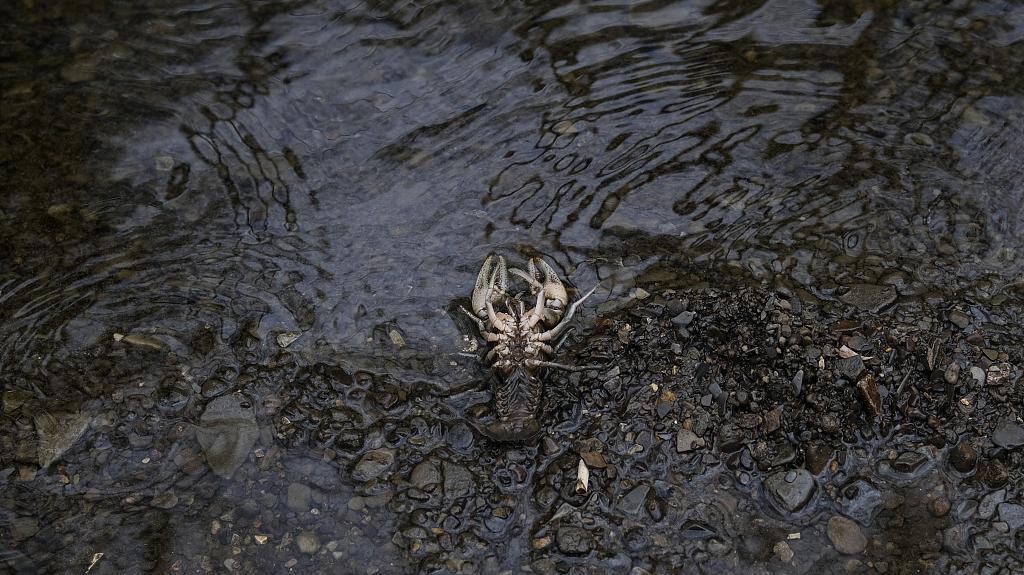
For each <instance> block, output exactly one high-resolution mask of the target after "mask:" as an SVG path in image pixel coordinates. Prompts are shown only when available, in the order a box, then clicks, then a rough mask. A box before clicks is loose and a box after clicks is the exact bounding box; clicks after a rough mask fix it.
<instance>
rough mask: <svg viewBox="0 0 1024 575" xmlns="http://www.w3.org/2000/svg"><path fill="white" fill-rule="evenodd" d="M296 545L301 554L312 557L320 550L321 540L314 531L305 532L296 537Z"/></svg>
mask: <svg viewBox="0 0 1024 575" xmlns="http://www.w3.org/2000/svg"><path fill="white" fill-rule="evenodd" d="M295 545H296V546H297V547H298V548H299V551H300V552H302V553H305V554H306V555H312V554H314V553H316V552H317V550H319V549H320V538H319V537H317V536H316V533H313V532H312V531H303V532H301V533H299V534H298V535H296V536H295Z"/></svg>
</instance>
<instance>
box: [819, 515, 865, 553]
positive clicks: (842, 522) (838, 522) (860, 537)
mask: <svg viewBox="0 0 1024 575" xmlns="http://www.w3.org/2000/svg"><path fill="white" fill-rule="evenodd" d="M826 532H827V533H828V539H829V541H831V542H832V546H833V547H835V548H836V551H838V552H840V553H843V554H844V555H856V554H857V553H861V552H863V551H864V550H865V549H867V546H868V538H867V537H865V536H864V532H863V531H861V529H860V526H859V525H857V524H856V523H855V522H853V521H851V520H850V519H847V518H846V517H842V516H840V515H836V516H834V517H832V518H831V519H829V520H828V528H827V529H826Z"/></svg>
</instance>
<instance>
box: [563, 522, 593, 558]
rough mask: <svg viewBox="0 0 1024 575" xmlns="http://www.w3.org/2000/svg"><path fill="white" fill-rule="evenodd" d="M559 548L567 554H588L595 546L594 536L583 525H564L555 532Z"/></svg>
mask: <svg viewBox="0 0 1024 575" xmlns="http://www.w3.org/2000/svg"><path fill="white" fill-rule="evenodd" d="M555 541H557V542H558V549H559V550H560V551H561V552H562V553H565V554H566V555H586V554H587V553H590V550H591V549H593V548H594V536H593V535H591V534H590V532H589V531H587V530H586V529H583V528H582V527H576V526H574V525H563V526H562V527H559V528H558V532H557V533H556V534H555Z"/></svg>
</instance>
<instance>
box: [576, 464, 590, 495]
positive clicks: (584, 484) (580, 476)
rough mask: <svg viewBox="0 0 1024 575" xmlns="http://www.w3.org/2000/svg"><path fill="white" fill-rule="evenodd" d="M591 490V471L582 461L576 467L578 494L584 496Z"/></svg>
mask: <svg viewBox="0 0 1024 575" xmlns="http://www.w3.org/2000/svg"><path fill="white" fill-rule="evenodd" d="M588 489H590V470H589V469H587V464H586V463H584V462H583V459H582V458H581V459H580V464H579V465H577V466H576V493H577V494H579V495H583V494H584V493H586V492H587V490H588Z"/></svg>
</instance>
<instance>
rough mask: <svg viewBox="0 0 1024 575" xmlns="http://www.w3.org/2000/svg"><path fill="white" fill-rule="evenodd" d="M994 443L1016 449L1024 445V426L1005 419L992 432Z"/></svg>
mask: <svg viewBox="0 0 1024 575" xmlns="http://www.w3.org/2000/svg"><path fill="white" fill-rule="evenodd" d="M992 443H995V444H996V445H998V446H999V447H1003V448H1006V449H1016V448H1018V447H1020V446H1021V445H1024V427H1022V426H1020V425H1017V424H1016V423H1012V422H1009V421H1004V422H1002V423H1000V424H999V425H997V426H996V429H995V431H993V432H992Z"/></svg>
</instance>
